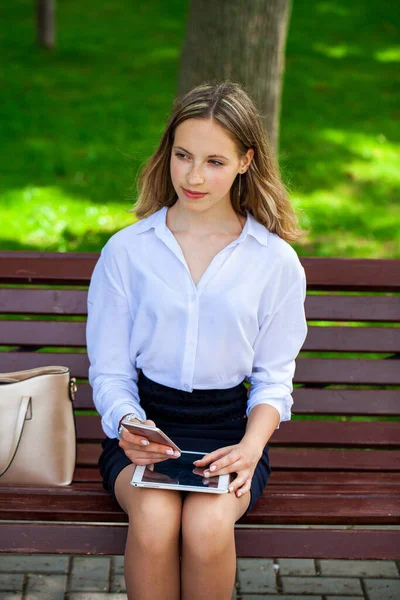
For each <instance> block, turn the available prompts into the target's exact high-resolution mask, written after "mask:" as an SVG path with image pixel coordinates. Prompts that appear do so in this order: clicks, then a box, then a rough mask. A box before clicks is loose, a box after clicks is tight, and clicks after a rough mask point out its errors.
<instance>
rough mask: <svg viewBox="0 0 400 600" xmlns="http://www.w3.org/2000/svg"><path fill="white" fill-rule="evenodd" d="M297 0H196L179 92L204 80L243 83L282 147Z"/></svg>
mask: <svg viewBox="0 0 400 600" xmlns="http://www.w3.org/2000/svg"><path fill="white" fill-rule="evenodd" d="M290 10H291V0H251V1H250V0H219V1H218V2H215V0H192V2H191V5H190V10H189V18H188V23H187V29H186V40H185V43H184V45H183V50H182V57H181V71H180V78H179V93H180V94H181V93H184V92H186V91H188V90H189V89H191V88H192V87H193V86H195V85H197V84H199V83H202V82H204V81H214V82H215V81H222V80H224V79H230V80H232V81H235V82H238V83H241V84H242V85H243V86H244V87H245V89H246V90H247V91H248V93H249V94H250V96H251V97H252V98H253V100H254V101H255V102H256V104H257V106H258V108H259V110H260V112H261V114H262V115H263V116H264V117H265V123H266V128H267V132H268V135H269V139H270V142H271V146H272V147H273V148H274V149H275V150H276V151H277V149H278V138H279V117H280V107H281V95H282V79H283V71H284V59H285V45H286V35H287V29H288V23H289V16H290Z"/></svg>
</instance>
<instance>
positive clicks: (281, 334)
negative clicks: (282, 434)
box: [246, 265, 307, 428]
mask: <svg viewBox="0 0 400 600" xmlns="http://www.w3.org/2000/svg"><path fill="white" fill-rule="evenodd" d="M299 271H300V276H297V277H296V282H295V283H293V284H292V286H291V287H290V289H289V291H288V292H287V293H286V295H285V297H284V298H283V299H282V300H281V301H280V303H279V305H278V307H277V309H276V310H275V311H274V313H273V315H272V316H271V315H268V316H266V317H265V318H264V321H263V323H262V324H261V327H260V330H259V333H258V335H257V338H256V341H255V344H254V361H253V368H252V374H251V376H250V377H249V378H248V380H249V382H250V383H251V388H250V393H249V397H248V402H247V413H246V414H247V416H248V415H249V413H250V411H251V410H252V409H253V408H254V407H255V406H257V404H269V405H271V406H273V407H275V408H276V410H277V411H278V412H279V415H280V420H279V424H280V423H281V422H282V421H289V420H290V418H291V407H292V404H293V399H292V396H291V394H292V391H293V375H294V371H295V366H296V365H295V359H296V357H297V355H298V353H299V352H300V349H301V347H302V345H303V343H304V340H305V339H306V336H307V322H306V317H305V311H304V301H305V297H306V277H305V272H304V269H303V267H302V266H301V265H300V270H299ZM279 424H278V427H277V428H279Z"/></svg>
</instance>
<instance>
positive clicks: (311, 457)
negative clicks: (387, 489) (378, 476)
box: [269, 446, 400, 472]
mask: <svg viewBox="0 0 400 600" xmlns="http://www.w3.org/2000/svg"><path fill="white" fill-rule="evenodd" d="M269 457H270V462H271V465H272V468H273V469H290V470H300V471H304V470H305V469H306V470H307V469H308V470H311V469H314V470H324V471H331V470H335V471H394V472H398V471H399V470H400V465H399V452H398V450H373V451H371V450H356V449H344V448H338V449H335V448H334V449H330V448H329V449H322V448H280V447H279V446H275V447H272V448H271V449H270V452H269Z"/></svg>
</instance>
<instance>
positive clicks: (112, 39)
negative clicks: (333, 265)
mask: <svg viewBox="0 0 400 600" xmlns="http://www.w3.org/2000/svg"><path fill="white" fill-rule="evenodd" d="M293 5H294V6H293V13H292V19H291V24H290V30H289V36H288V44H287V64H286V74H285V82H284V91H283V105H282V114H281V137H280V163H281V167H282V173H283V177H284V180H285V182H286V183H287V185H288V186H289V189H290V194H291V197H292V199H293V202H294V203H295V205H296V206H297V207H298V208H300V209H302V211H303V217H302V220H303V224H304V225H305V226H306V227H309V228H310V229H311V233H310V234H309V235H308V236H307V238H305V239H304V240H302V242H301V243H299V244H296V245H295V248H296V250H297V251H298V252H299V254H301V255H317V256H349V257H351V256H360V257H380V258H381V257H400V227H399V224H400V202H399V201H398V200H399V196H400V194H399V192H400V170H399V168H398V164H399V158H400V122H399V117H400V111H399V108H398V104H399V93H398V91H399V87H400V84H399V78H398V75H397V73H398V72H399V64H398V63H399V62H400V46H399V45H398V39H399V35H398V34H399V26H400V13H399V11H398V10H397V9H396V3H385V4H382V2H381V1H379V0H368V1H367V0H363V1H361V0H354V1H353V2H348V1H347V0H341V1H337V2H329V1H322V0H295V1H294V3H293ZM186 15H187V1H186V0H169V1H168V2H165V1H164V0H147V1H146V2H136V3H132V2H129V1H128V0H98V1H97V2H90V1H89V0H69V1H68V2H58V3H57V31H58V34H57V37H58V45H57V48H56V50H55V51H53V52H47V51H45V50H43V49H41V48H38V47H37V46H36V43H35V29H34V21H33V6H32V1H31V0H15V1H14V2H8V3H2V6H1V7H0V19H1V22H2V25H3V27H2V29H1V31H0V52H1V55H2V57H3V60H2V70H1V72H0V85H1V90H2V92H1V94H2V97H1V102H0V128H1V130H0V139H1V140H2V143H1V144H0V248H1V249H27V250H55V251H97V250H99V249H100V248H101V247H102V246H103V245H104V243H105V242H106V240H107V239H108V238H109V237H110V235H111V234H112V233H114V232H115V231H117V230H118V229H120V228H121V227H124V226H126V225H128V224H130V223H131V222H132V221H133V220H134V218H135V217H134V215H132V214H131V213H127V212H126V211H127V209H129V208H130V207H131V205H132V203H133V201H134V193H133V192H132V190H131V186H132V183H133V181H134V177H135V174H136V172H137V170H138V167H139V166H140V165H141V164H142V163H143V161H144V160H145V159H146V157H148V156H149V155H150V154H151V152H152V151H153V150H154V148H155V147H156V144H157V142H158V139H159V136H160V133H161V131H162V129H163V126H164V123H165V121H166V118H167V117H168V114H169V111H170V108H171V103H172V99H173V96H174V93H175V90H176V82H177V73H178V68H179V52H180V47H181V44H182V40H183V36H184V28H185V21H186ZM396 77H397V79H396Z"/></svg>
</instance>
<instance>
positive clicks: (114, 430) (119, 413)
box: [101, 400, 146, 439]
mask: <svg viewBox="0 0 400 600" xmlns="http://www.w3.org/2000/svg"><path fill="white" fill-rule="evenodd" d="M129 413H136V414H137V416H138V417H139V418H140V419H142V420H143V421H145V420H146V413H145V411H144V410H143V408H142V407H141V406H140V405H139V406H138V405H137V404H136V403H134V402H131V401H129V400H123V401H122V402H118V404H117V405H116V406H115V407H114V408H113V410H112V411H111V413H110V412H109V413H108V414H107V415H104V416H103V418H102V419H101V425H102V427H103V431H104V433H105V434H106V436H107V437H109V438H117V439H120V438H119V435H118V428H119V422H120V420H121V419H122V417H123V416H125V415H127V414H129Z"/></svg>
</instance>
